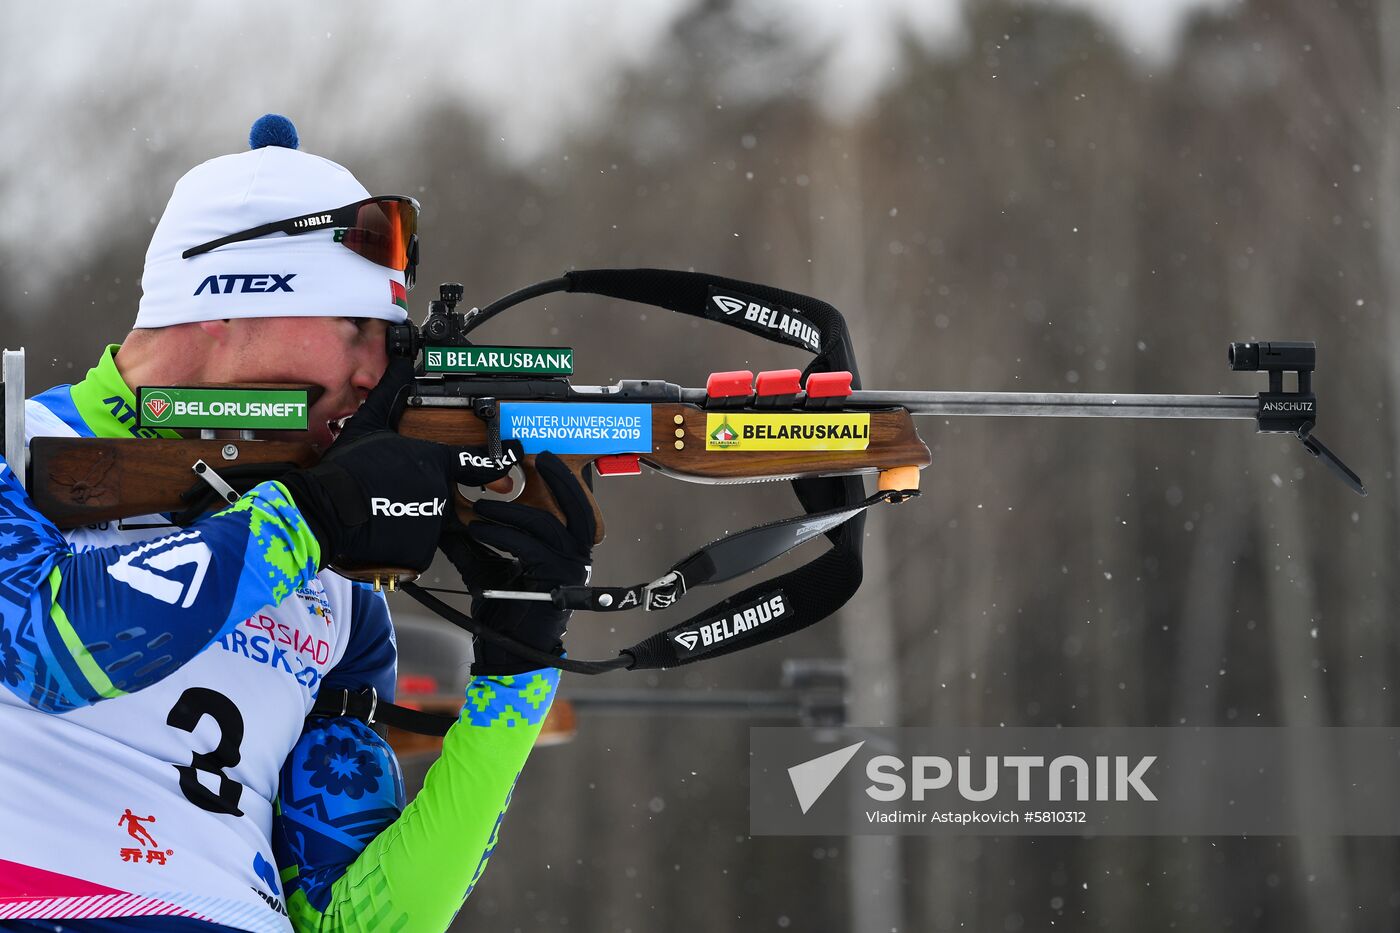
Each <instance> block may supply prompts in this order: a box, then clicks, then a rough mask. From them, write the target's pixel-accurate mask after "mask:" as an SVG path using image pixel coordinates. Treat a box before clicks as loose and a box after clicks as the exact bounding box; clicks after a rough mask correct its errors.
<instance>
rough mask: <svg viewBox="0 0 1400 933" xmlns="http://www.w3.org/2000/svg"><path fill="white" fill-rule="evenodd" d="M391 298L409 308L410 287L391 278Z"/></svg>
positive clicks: (399, 304) (404, 307) (405, 308)
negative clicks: (405, 286) (407, 287)
mask: <svg viewBox="0 0 1400 933" xmlns="http://www.w3.org/2000/svg"><path fill="white" fill-rule="evenodd" d="M389 299H390V300H391V301H393V302H394V304H396V305H398V306H399V307H400V308H403V309H404V310H405V311H407V310H408V289H406V288H404V287H403V286H402V285H400V284H399V283H398V282H395V281H394V280H393V279H390V280H389Z"/></svg>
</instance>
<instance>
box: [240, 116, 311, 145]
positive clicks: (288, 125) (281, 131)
mask: <svg viewBox="0 0 1400 933" xmlns="http://www.w3.org/2000/svg"><path fill="white" fill-rule="evenodd" d="M300 143H301V140H300V139H298V138H297V128H296V127H295V126H292V121H291V120H288V119H287V118H286V117H284V116H282V115H281V114H280V113H265V114H263V115H262V116H260V117H258V119H257V122H255V123H254V124H253V128H252V130H250V131H249V133H248V148H250V149H261V148H262V147H263V146H281V147H282V148H283V149H295V148H296V147H297V146H298V145H299V144H300Z"/></svg>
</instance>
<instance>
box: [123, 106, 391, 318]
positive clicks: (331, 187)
mask: <svg viewBox="0 0 1400 933" xmlns="http://www.w3.org/2000/svg"><path fill="white" fill-rule="evenodd" d="M248 141H249V144H250V145H251V146H252V149H251V150H250V151H248V152H240V153H237V154H236V155H226V156H221V157H220V158H217V159H210V160H209V161H208V162H205V163H204V164H202V165H198V166H196V167H195V168H193V169H191V170H190V171H189V172H188V173H186V174H185V176H184V177H183V178H181V179H180V180H179V181H178V182H176V183H175V191H174V193H172V194H171V196H170V203H169V204H167V205H166V207H165V213H164V214H163V215H162V216H161V218H160V223H158V224H157V225H156V232H155V235H154V236H152V237H151V245H150V248H149V249H148V250H146V268H145V272H144V273H143V274H142V276H141V292H142V294H141V306H140V310H139V311H138V312H137V315H136V326H137V327H165V326H167V325H170V324H185V323H188V322H190V321H210V320H222V319H224V318H248V317H373V318H382V319H384V320H386V321H391V322H394V323H401V322H403V321H404V320H406V319H407V318H408V313H407V311H406V310H405V309H404V307H403V305H402V304H400V303H397V302H396V300H395V299H396V298H397V301H398V302H404V289H403V286H404V275H403V273H402V272H396V271H394V270H392V269H389V268H386V267H385V266H381V265H378V264H377V263H374V262H371V261H370V260H368V259H365V258H364V257H362V256H359V255H357V254H356V253H354V252H352V251H351V250H349V249H347V248H346V247H345V246H343V245H341V244H339V243H336V242H335V240H334V232H333V231H332V230H330V229H326V230H317V231H314V232H311V233H302V234H298V235H296V236H287V235H286V234H282V233H272V234H268V235H267V236H263V237H259V238H257V239H255V240H243V241H240V242H237V243H230V244H228V245H226V246H220V247H219V248H217V249H214V250H211V251H210V252H207V253H201V254H199V255H197V256H192V257H190V258H189V259H182V258H180V254H181V253H183V252H184V251H185V250H187V249H190V248H191V247H194V246H198V245H200V244H201V243H207V242H209V241H210V240H215V239H218V238H219V237H223V236H227V235H229V234H233V233H238V232H240V231H243V230H248V229H250V228H252V227H256V226H259V225H261V224H266V223H274V222H276V221H279V220H287V219H289V218H292V217H296V216H298V215H301V214H311V213H316V212H318V211H330V210H333V209H335V208H337V207H342V206H344V205H346V204H351V203H354V202H355V201H359V200H362V199H364V198H367V197H369V196H370V195H369V192H368V191H366V190H365V187H364V186H363V185H361V184H360V183H359V182H358V181H356V180H355V176H353V175H351V174H350V172H349V171H347V170H346V169H345V168H344V167H342V166H340V165H337V164H336V163H334V162H331V161H330V160H328V159H323V158H321V157H320V156H314V155H311V154H310V153H306V152H300V151H298V150H297V148H296V146H297V142H298V140H297V135H296V129H295V127H293V126H292V123H291V121H290V120H288V119H287V118H286V117H282V116H278V115H276V114H268V115H267V116H264V117H262V118H261V119H259V120H258V121H257V122H256V123H254V124H253V132H252V133H251V134H250V135H249V140H248ZM211 276H212V277H214V280H213V282H210V277H211Z"/></svg>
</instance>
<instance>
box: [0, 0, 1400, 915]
mask: <svg viewBox="0 0 1400 933" xmlns="http://www.w3.org/2000/svg"><path fill="white" fill-rule="evenodd" d="M0 36H3V38H0V48H3V52H4V54H3V55H0V80H3V86H4V87H5V88H6V90H7V93H6V105H7V116H8V118H9V132H8V133H7V135H6V141H5V145H4V146H3V147H2V148H0V192H3V195H4V200H5V204H6V215H7V216H6V223H5V224H3V225H0V269H3V276H0V343H4V344H5V345H7V346H11V347H13V346H18V345H24V346H26V347H27V348H28V350H29V352H30V367H29V374H28V375H29V380H30V384H31V386H32V387H35V388H39V387H43V386H46V385H48V384H51V383H54V382H63V381H68V380H69V379H71V378H73V377H74V376H75V375H79V374H81V372H82V371H83V370H85V369H86V367H87V366H88V365H90V363H91V361H92V360H93V359H94V358H95V355H96V353H97V352H98V349H99V348H100V347H101V346H102V345H103V344H105V343H107V342H109V341H112V340H119V339H120V338H121V336H122V335H123V334H124V333H125V330H126V328H127V327H128V325H129V323H130V321H131V319H132V317H133V315H134V312H135V306H136V300H137V297H138V295H139V277H140V269H141V259H142V254H143V252H144V249H145V244H146V241H147V239H148V237H149V234H150V230H151V228H152V226H153V225H154V223H155V220H156V219H157V217H158V216H159V214H160V212H161V210H162V208H163V206H164V203H165V199H166V198H167V197H168V195H169V191H170V188H171V186H172V185H173V184H174V182H175V180H176V179H177V178H178V177H179V176H180V175H181V174H182V173H183V172H184V171H185V170H186V169H188V168H189V167H190V166H191V165H193V164H195V163H196V162H199V161H202V160H204V159H206V158H210V157H212V156H216V155H220V154H224V153H227V152H233V151H237V150H239V149H240V148H242V147H243V146H244V145H245V140H246V133H247V128H248V126H249V124H250V123H251V122H252V121H253V119H255V118H256V117H257V116H259V115H260V114H262V113H264V112H268V111H276V112H281V113H285V114H288V115H289V116H291V117H292V118H293V120H294V121H295V122H296V123H297V126H298V128H299V129H300V131H301V137H302V140H303V146H304V147H305V148H306V149H308V150H309V151H312V152H316V153H318V154H321V155H325V156H328V157H330V158H333V159H335V160H337V161H340V162H342V163H344V164H345V165H347V166H349V167H350V168H351V169H352V170H353V171H354V172H355V173H356V174H357V175H358V176H359V178H360V179H361V180H362V181H364V182H365V184H366V185H367V186H368V187H369V188H370V189H371V190H372V191H375V192H377V193H406V194H413V195H415V196H417V197H418V198H419V199H420V200H421V201H422V202H423V204H424V208H425V213H424V218H423V228H424V229H423V233H424V252H425V262H424V266H423V267H422V268H421V269H420V277H419V281H420V282H422V283H424V287H422V288H420V289H418V290H417V291H415V292H414V293H413V294H412V295H411V296H410V300H411V301H412V302H413V303H414V307H415V309H418V310H416V311H415V314H418V313H421V308H422V307H423V303H424V302H426V301H427V300H428V298H430V297H432V295H433V293H435V288H434V286H435V284H436V283H437V282H439V281H446V280H456V281H461V282H464V283H466V285H467V294H468V300H469V301H471V302H473V303H478V304H480V303H485V302H486V301H488V300H490V299H491V298H493V297H496V296H498V295H500V294H502V293H504V292H506V291H509V290H512V289H514V288H517V287H519V286H522V285H526V284H529V283H531V282H534V281H537V280H540V279H545V278H550V277H553V276H555V275H557V274H558V273H559V272H560V271H562V270H564V269H567V268H591V267H602V266H637V265H648V266H671V267H679V268H696V269H702V270H705V271H712V272H716V273H720V274H725V275H730V276H734V277H738V278H745V279H751V280H758V281H762V282H766V283H770V284H773V285H778V286H781V287H785V288H789V289H793V290H797V291H802V292H806V293H809V294H813V295H817V296H819V297H822V298H824V299H826V300H828V301H830V302H831V303H833V304H835V305H836V306H838V307H839V308H841V309H842V310H843V311H844V312H845V313H846V315H847V317H848V318H849V320H850V321H851V324H852V327H853V331H854V333H855V336H856V346H857V350H858V353H859V355H860V358H861V359H860V362H861V365H862V368H863V373H864V376H865V382H866V385H867V386H868V387H870V388H890V389H900V388H905V389H914V388H940V389H989V390H991V389H1021V390H1047V391H1053V390H1083V391H1105V392H1107V391H1136V392H1206V393H1209V392H1227V393H1252V392H1254V391H1257V390H1258V388H1259V384H1258V382H1257V381H1255V378H1254V377H1251V376H1247V375H1244V374H1232V373H1230V372H1228V371H1227V369H1226V366H1225V352H1224V350H1225V345H1226V343H1228V342H1229V341H1231V340H1243V339H1251V338H1259V339H1315V340H1316V341H1317V342H1318V344H1319V354H1320V371H1319V376H1318V378H1317V382H1316V384H1317V387H1318V391H1319V394H1320V397H1321V405H1320V415H1321V421H1320V426H1319V432H1318V433H1319V435H1320V436H1321V437H1322V438H1323V439H1324V440H1325V441H1326V442H1327V443H1328V444H1329V445H1331V446H1332V447H1333V449H1335V450H1336V451H1338V453H1340V454H1341V455H1342V456H1343V457H1344V458H1345V459H1347V460H1348V462H1350V463H1351V465H1352V466H1353V467H1354V468H1355V469H1357V470H1358V471H1359V472H1360V473H1361V474H1362V476H1363V477H1364V478H1365V479H1366V480H1367V481H1368V483H1369V485H1370V488H1371V490H1372V495H1371V497H1370V498H1368V499H1366V500H1361V499H1357V498H1356V497H1354V496H1353V495H1352V494H1351V493H1350V492H1348V491H1347V490H1346V489H1345V488H1344V487H1343V486H1342V485H1341V484H1340V483H1339V482H1337V481H1336V480H1335V479H1333V478H1332V477H1331V476H1330V475H1328V474H1327V473H1326V472H1325V471H1324V470H1323V469H1322V468H1321V467H1320V466H1319V465H1318V464H1317V463H1316V462H1315V461H1313V460H1311V459H1310V458H1308V457H1306V456H1305V455H1304V454H1303V452H1302V450H1301V449H1300V448H1299V446H1298V444H1297V443H1296V442H1295V441H1292V440H1290V439H1288V438H1277V437H1256V436H1254V435H1253V433H1252V431H1251V430H1250V428H1249V427H1248V426H1247V425H1244V424H1241V423H1233V422H1231V423H1218V424H1217V423H1207V422H1195V423H1182V424H1168V423H1151V422H1143V423H1137V424H1134V423H1129V422H1106V421H1095V422H1070V421H1061V420H1055V421H1024V420H1001V419H988V420H977V419H957V420H951V421H947V422H943V421H937V420H928V421H926V422H924V424H923V425H922V427H923V428H924V436H925V437H926V438H927V439H928V441H929V444H930V447H932V448H933V450H934V457H935V463H934V466H933V467H932V468H931V469H930V470H929V471H927V472H926V473H925V474H924V489H925V492H926V495H925V496H924V497H923V498H922V499H920V500H918V501H917V502H915V503H912V504H909V505H904V506H901V507H900V508H899V509H898V510H893V509H887V510H885V511H884V512H880V513H877V514H875V515H873V516H872V518H871V520H870V522H869V523H868V526H867V528H868V531H869V535H870V537H869V541H868V544H867V555H868V564H867V573H866V580H867V582H866V586H865V587H864V589H863V590H862V592H861V594H860V595H859V596H858V597H857V599H856V600H855V601H854V602H853V603H852V604H851V605H850V606H849V607H847V608H846V609H845V610H844V611H843V612H841V613H840V614H839V615H838V616H837V617H836V618H834V619H832V620H831V621H829V622H827V623H824V624H823V625H822V626H819V627H817V628H815V629H812V630H809V631H807V632H805V633H802V634H801V635H799V636H797V637H794V638H790V639H787V640H784V641H782V642H779V643H776V644H772V645H768V646H765V647H763V648H760V649H756V650H754V651H749V652H745V653H743V654H741V655H738V656H734V657H732V658H728V659H725V660H723V661H717V662H714V663H711V664H706V665H701V666H696V667H689V668H683V669H680V670H677V671H672V672H667V673H662V674H655V675H644V674H638V675H614V676H612V677H610V678H606V679H605V680H603V681H597V680H595V681H593V682H585V681H584V679H582V678H576V677H566V680H565V687H564V694H563V695H565V696H570V695H574V696H582V695H583V694H584V693H585V691H588V690H598V689H604V688H606V689H632V690H639V691H645V690H664V691H689V692H690V693H691V694H692V695H694V696H705V695H713V694H714V692H715V691H721V690H732V689H740V688H742V689H770V688H774V687H777V686H778V683H779V671H780V668H781V665H782V662H783V661H784V660H785V659H792V658H841V659H845V660H846V662H847V663H848V665H849V669H850V671H851V675H852V678H853V682H852V688H851V697H850V703H851V717H852V719H853V721H856V722H860V723H867V724H891V725H897V724H907V725H921V724H934V723H936V724H958V725H988V726H992V725H997V724H1001V723H1006V724H1009V725H1044V726H1050V725H1056V724H1062V725H1159V726H1167V725H1177V724H1199V725H1207V724H1211V725H1227V724H1232V723H1234V724H1250V725H1325V724H1344V725H1393V724H1395V723H1396V721H1397V709H1396V697H1395V693H1396V691H1395V690H1393V689H1391V688H1392V686H1393V685H1395V684H1396V683H1397V667H1400V652H1397V646H1396V639H1395V637H1394V636H1393V634H1392V630H1393V626H1394V618H1395V615H1396V612H1395V609H1396V606H1397V585H1396V583H1395V581H1394V574H1393V573H1392V568H1393V566H1394V562H1395V558H1396V552H1397V544H1400V526H1397V511H1396V492H1397V489H1396V475H1395V468H1394V464H1395V459H1396V457H1395V452H1396V450H1397V446H1400V419H1398V418H1397V415H1398V414H1400V407H1397V406H1400V352H1397V351H1400V316H1397V314H1396V313H1395V311H1394V310H1393V309H1394V308H1395V307H1396V305H1397V302H1400V10H1397V7H1396V5H1395V4H1393V3H1385V2H1383V0H1376V2H1364V0H1358V2H1353V0H1337V2H1334V3H1322V2H1317V0H1255V2H1229V0H1212V2H1188V0H1151V2H1149V0H1136V2H1131V3H1129V2H1124V0H1078V2H1071V0H1057V2H1051V0H1043V2H1009V0H1008V2H1000V0H996V2H993V0H988V2H971V0H969V2H964V3H959V2H954V0H937V2H934V0H859V2H857V0H849V2H845V3H837V2H824V3H816V2H813V0H804V2H798V0H781V2H776V0H767V2H759V0H648V2H645V3H641V2H634V3H628V4H597V3H593V4H580V3H568V2H564V0H549V2H519V3H512V4H478V5H475V6H473V7H471V8H467V7H466V6H465V5H462V6H457V5H452V6H449V5H445V4H430V3H426V2H403V3H398V4H394V5H393V6H392V7H390V6H386V5H382V4H370V3H339V4H335V5H334V6H332V5H330V4H301V5H290V4H286V3H276V4H274V3H264V2H245V3H239V4H222V5H214V4H201V5H194V4H190V5H181V6H176V5H172V4H157V3H115V2H114V3H104V4H101V5H94V4H77V3H69V2H50V3H46V4H43V5H19V4H6V5H4V6H3V7H0ZM490 334H491V335H492V336H493V337H496V338H499V339H500V340H502V341H507V342H508V341H512V340H514V341H521V342H528V341H529V340H531V339H541V338H542V337H548V340H547V341H544V342H549V343H568V344H572V345H574V346H575V347H577V348H578V357H579V377H578V378H579V381H580V382H585V383H589V382H611V381H614V380H616V379H618V378H628V377H655V376H660V377H663V378H667V379H669V380H670V381H673V382H681V383H683V384H687V385H697V384H703V380H704V377H705V375H706V373H708V372H709V371H711V370H724V369H738V368H751V369H772V368H781V367H784V366H792V365H799V366H800V365H801V364H802V361H803V360H802V355H801V354H799V353H798V352H797V351H793V350H785V349H782V348H778V347H775V346H774V345H771V344H766V343H763V342H761V341H757V340H746V339H744V338H743V337H742V335H736V334H735V332H733V331H729V330H722V329H718V328H712V327H708V326H705V325H703V324H702V323H700V322H696V321H691V320H688V319H687V320H680V319H671V318H669V317H666V316H664V315H661V314H660V313H659V312H654V311H653V312H647V311H645V310H643V309H639V308H637V307H628V306H617V305H616V304H615V303H610V302H606V301H601V300H594V299H590V298H584V297H578V298H573V299H570V300H568V301H559V300H551V301H548V302H537V303H535V304H532V305H530V306H528V308H527V309H524V310H520V311H517V312H513V314H512V316H510V317H508V318H506V319H504V320H502V321H501V322H499V323H496V324H493V325H491V329H490ZM483 336H484V334H483ZM599 496H600V501H601V502H602V505H603V508H604V511H605V514H606V515H607V518H608V521H609V525H610V535H609V539H608V542H607V544H606V545H605V546H604V547H603V548H602V549H600V551H599V554H598V564H597V569H596V572H595V579H598V580H601V581H606V582H622V581H632V580H635V579H640V578H644V577H648V576H650V575H653V574H655V573H656V572H657V571H659V570H661V569H663V568H664V567H665V566H666V565H668V564H669V563H670V562H671V561H672V560H674V559H676V558H678V557H680V556H682V555H683V554H685V553H687V552H688V551H689V550H691V549H692V548H693V547H695V546H697V545H698V544H700V543H702V542H704V541H706V540H709V539H711V538H713V537H715V536H717V535H719V534H721V533H723V532H725V531H727V530H733V529H736V528H739V527H746V526H747V525H750V524H753V523H755V522H757V521H759V520H762V519H766V518H771V517H777V516H780V515H785V514H788V513H789V512H790V511H791V510H793V509H794V507H795V503H794V502H793V501H792V499H791V496H790V495H789V494H788V493H787V492H786V490H774V489H763V488H760V489H754V488H749V489H712V488H704V487H692V486H682V485H681V484H677V483H673V482H671V481H667V480H663V479H661V478H659V477H643V478H639V479H636V480H613V481H600V484H599ZM699 605H702V604H698V603H697V605H696V607H695V608H699ZM655 624H656V620H655V619H643V618H637V619H632V618H629V617H625V616H613V617H607V618H603V619H599V618H580V619H578V620H576V622H575V623H574V626H573V631H572V632H571V636H570V649H571V652H572V653H573V654H575V655H576V656H585V657H600V656H606V655H608V654H610V653H611V652H612V651H613V650H614V649H616V648H617V647H620V646H623V645H626V644H630V643H631V642H633V641H635V640H637V638H639V637H641V636H642V635H644V634H646V633H647V632H649V631H650V627H654V626H655ZM755 722H771V720H762V719H744V718H739V717H736V716H728V717H708V718H695V717H687V716H682V715H678V714H676V713H674V712H666V711H661V710H649V711H648V710H646V709H641V710H638V711H637V712H636V713H633V714H628V715H608V716H602V715H597V716H592V715H589V714H587V713H583V714H581V718H580V723H579V735H578V737H577V739H576V740H575V741H573V742H572V743H569V744H566V745H562V746H558V747H553V748H548V749H541V750H540V751H539V752H538V754H537V756H536V757H535V758H534V759H532V762H531V764H530V766H529V768H528V769H527V771H526V774H525V776H524V778H523V779H522V781H521V784H520V786H519V788H518V789H517V792H516V798H515V805H514V808H513V810H512V814H511V817H510V819H509V821H508V823H507V825H506V827H505V830H504V833H503V841H502V845H501V846H500V848H499V849H498V850H497V852H496V855H495V856H494V858H493V859H492V865H491V869H490V871H489V873H488V874H487V877H486V880H485V882H484V883H483V884H482V885H481V886H480V887H479V888H478V890H477V891H476V893H475V894H474V895H473V896H472V898H471V899H470V901H469V902H468V903H467V905H466V907H465V908H464V909H463V912H462V914H461V916H460V918H459V921H458V924H457V926H456V927H454V929H458V928H459V929H461V930H492V931H495V930H515V929H519V930H586V931H594V930H597V931H617V933H621V931H629V930H630V931H637V933H641V931H650V930H659V929H667V930H676V931H692V930H695V931H698V930H721V929H742V930H783V929H791V930H803V931H807V930H823V931H824V930H846V929H849V930H854V931H861V933H867V931H869V933H874V931H882V933H883V931H889V930H891V929H898V930H901V931H904V930H910V931H912V930H920V931H922V930H978V931H997V930H1008V931H1016V930H1041V929H1049V928H1052V927H1053V928H1056V929H1071V930H1080V929H1106V930H1122V929H1135V928H1151V929H1189V930H1198V929H1267V930H1323V929H1326V930H1334V931H1346V930H1352V929H1355V930H1371V929H1382V928H1392V929H1393V928H1396V926H1397V925H1400V882H1397V881H1396V879H1397V877H1400V852H1397V846H1396V843H1395V840H1393V839H1389V838H1377V839H1315V838H1301V839H1300V838H1281V839H1201V838H1150V839H1098V840H1093V839H1090V840H1077V839H1034V838H1004V839H979V838H944V839H924V838H905V839H900V840H886V839H880V838H864V839H844V838H832V839H775V838H759V839H750V838H749V837H748V836H747V825H748V813H747V791H746V787H745V781H746V747H747V741H748V733H747V729H748V726H749V725H751V724H753V723H755ZM1311 766H1321V763H1312V764H1311Z"/></svg>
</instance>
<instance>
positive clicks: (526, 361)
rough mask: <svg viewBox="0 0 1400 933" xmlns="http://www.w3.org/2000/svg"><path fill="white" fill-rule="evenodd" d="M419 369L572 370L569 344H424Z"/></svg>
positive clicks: (561, 372) (519, 372)
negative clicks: (489, 345) (513, 345)
mask: <svg viewBox="0 0 1400 933" xmlns="http://www.w3.org/2000/svg"><path fill="white" fill-rule="evenodd" d="M423 369H424V371H425V372H430V373H504V374H509V375H520V376H568V375H571V374H572V373H573V371H574V351H573V348H572V347H428V348H427V350H426V351H424V353H423Z"/></svg>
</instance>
